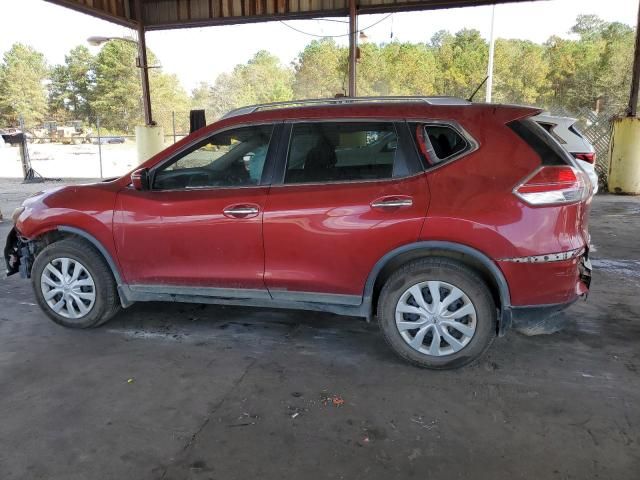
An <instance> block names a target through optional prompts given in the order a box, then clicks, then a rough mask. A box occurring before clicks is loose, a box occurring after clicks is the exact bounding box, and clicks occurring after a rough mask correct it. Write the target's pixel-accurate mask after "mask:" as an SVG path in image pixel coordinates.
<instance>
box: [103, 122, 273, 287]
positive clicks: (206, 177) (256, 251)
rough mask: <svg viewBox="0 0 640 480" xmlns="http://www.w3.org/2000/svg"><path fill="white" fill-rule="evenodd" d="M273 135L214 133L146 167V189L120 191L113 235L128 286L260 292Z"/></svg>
mask: <svg viewBox="0 0 640 480" xmlns="http://www.w3.org/2000/svg"><path fill="white" fill-rule="evenodd" d="M273 130H274V127H273V126H272V125H256V126H245V127H240V128H235V129H230V130H225V131H223V132H220V133H216V134H214V135H213V136H211V137H209V138H206V139H204V140H203V141H201V142H199V143H197V144H195V145H193V146H192V147H190V148H187V149H186V150H185V151H184V152H181V153H178V154H176V155H175V156H174V157H172V158H170V159H168V160H167V161H166V162H163V163H161V164H160V165H159V166H158V167H157V168H154V169H153V170H152V171H151V174H150V177H151V182H152V188H151V190H147V191H137V190H134V189H133V188H125V189H124V190H123V191H121V192H120V194H119V195H118V199H117V204H116V214H115V217H114V235H115V242H116V248H117V253H118V259H119V262H120V265H121V268H122V270H123V273H124V276H125V279H126V281H127V283H128V284H130V285H140V286H154V287H168V288H169V289H171V287H172V286H183V287H210V288H213V289H216V288H219V289H256V290H262V291H264V292H265V293H266V290H265V285H264V279H263V275H264V246H263V237H262V217H263V212H264V207H265V201H266V198H267V193H268V189H269V187H268V185H265V183H268V181H266V180H265V179H264V178H263V176H262V172H263V167H264V165H265V161H266V159H267V156H268V155H271V154H272V153H271V151H270V150H269V145H270V139H271V137H272V136H273V135H272V134H273ZM205 293H206V294H211V293H212V291H207V292H205Z"/></svg>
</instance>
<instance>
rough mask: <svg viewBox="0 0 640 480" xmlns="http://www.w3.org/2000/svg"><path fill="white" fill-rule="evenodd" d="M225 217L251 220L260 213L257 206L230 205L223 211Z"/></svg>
mask: <svg viewBox="0 0 640 480" xmlns="http://www.w3.org/2000/svg"><path fill="white" fill-rule="evenodd" d="M222 212H223V213H224V216H225V217H231V218H251V217H255V216H256V215H258V214H259V213H260V207H258V206H257V205H229V206H228V207H226V208H225V209H224V210H223V211H222Z"/></svg>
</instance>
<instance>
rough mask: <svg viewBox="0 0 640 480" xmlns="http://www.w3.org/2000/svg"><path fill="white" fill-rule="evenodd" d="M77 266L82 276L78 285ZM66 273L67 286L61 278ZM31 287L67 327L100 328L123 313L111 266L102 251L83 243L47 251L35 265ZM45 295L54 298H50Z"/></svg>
mask: <svg viewBox="0 0 640 480" xmlns="http://www.w3.org/2000/svg"><path fill="white" fill-rule="evenodd" d="M76 265H79V267H78V272H79V274H78V278H77V279H76V281H75V282H74V281H73V276H74V273H75V272H76V270H75V268H76V267H75V266H76ZM45 270H46V271H45ZM54 270H55V271H57V273H56V272H54ZM64 271H66V273H67V275H66V276H65V278H66V280H69V282H67V283H68V284H67V285H66V286H64V284H65V280H63V279H62V276H61V274H62V272H64ZM43 275H44V276H43ZM31 284H32V286H33V290H34V293H35V295H36V299H37V301H38V304H39V305H40V308H42V310H43V311H44V312H45V313H46V314H47V315H48V316H49V318H51V320H53V321H54V322H55V323H57V324H59V325H62V326H65V327H71V328H93V327H99V326H100V325H103V324H104V323H106V322H107V321H109V320H110V319H111V318H112V317H113V316H114V315H115V314H116V313H118V312H119V311H120V302H119V297H118V292H117V288H116V282H115V280H114V278H113V275H112V273H111V270H110V269H109V266H108V265H107V263H106V262H105V260H104V258H103V257H102V255H101V254H100V252H98V251H97V250H96V249H95V248H93V247H92V246H90V245H89V244H87V243H86V242H84V241H83V240H79V239H75V238H70V239H65V240H60V241H58V242H55V243H52V244H51V245H48V246H47V247H46V248H44V249H43V250H42V251H41V252H40V253H39V254H38V256H37V257H36V259H35V261H34V263H33V268H32V270H31ZM54 290H55V292H54ZM54 293H55V295H54ZM45 295H53V296H52V297H50V298H49V299H47V298H45ZM92 296H93V299H91V297H92ZM81 297H82V298H81ZM79 303H81V304H82V306H83V308H81V306H80V304H79ZM54 308H58V311H56V310H55V309H54Z"/></svg>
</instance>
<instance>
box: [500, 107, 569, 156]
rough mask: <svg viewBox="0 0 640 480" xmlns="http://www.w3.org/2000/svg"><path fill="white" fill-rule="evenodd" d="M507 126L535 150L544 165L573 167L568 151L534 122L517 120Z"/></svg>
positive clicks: (528, 119)
mask: <svg viewBox="0 0 640 480" xmlns="http://www.w3.org/2000/svg"><path fill="white" fill-rule="evenodd" d="M507 126H508V127H509V128H510V129H511V130H513V131H514V132H515V133H516V134H517V135H518V136H519V137H520V138H521V139H522V140H524V141H525V142H526V143H527V144H528V145H529V146H530V147H531V148H532V149H533V150H535V152H536V153H537V154H538V156H539V157H540V159H541V160H542V164H543V165H573V160H572V159H571V156H570V155H569V154H568V153H567V152H566V150H564V149H563V148H562V147H561V146H560V144H559V143H558V142H557V141H555V140H554V138H553V137H552V136H551V135H550V134H549V133H548V132H547V131H546V130H545V129H544V128H543V127H541V126H540V125H539V124H538V123H536V122H535V121H534V120H531V119H530V118H527V119H524V120H515V121H513V122H510V123H508V124H507Z"/></svg>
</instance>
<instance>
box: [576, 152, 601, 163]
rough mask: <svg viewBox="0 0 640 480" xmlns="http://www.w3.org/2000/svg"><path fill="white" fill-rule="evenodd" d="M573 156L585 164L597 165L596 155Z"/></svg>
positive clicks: (582, 154) (580, 154) (579, 154)
mask: <svg viewBox="0 0 640 480" xmlns="http://www.w3.org/2000/svg"><path fill="white" fill-rule="evenodd" d="M573 156H574V157H575V158H577V159H578V160H582V161H584V162H587V163H590V164H591V165H595V163H596V154H595V153H574V154H573Z"/></svg>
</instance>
